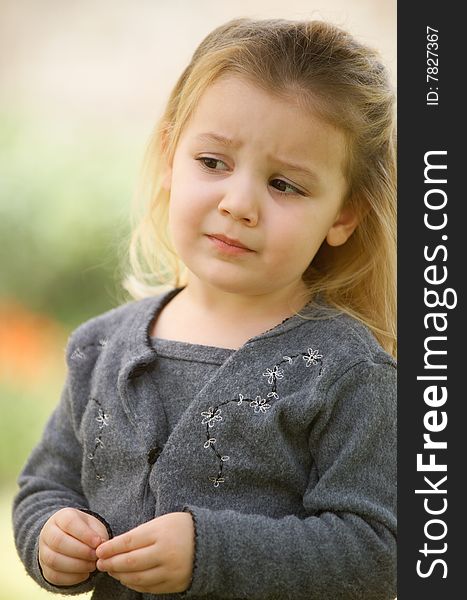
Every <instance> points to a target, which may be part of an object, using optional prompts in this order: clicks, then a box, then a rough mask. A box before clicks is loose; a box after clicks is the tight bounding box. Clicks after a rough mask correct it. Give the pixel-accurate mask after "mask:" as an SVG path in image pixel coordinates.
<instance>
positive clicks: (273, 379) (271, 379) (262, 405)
mask: <svg viewBox="0 0 467 600" xmlns="http://www.w3.org/2000/svg"><path fill="white" fill-rule="evenodd" d="M300 356H301V357H302V358H303V360H304V362H305V366H306V367H310V366H311V365H317V364H321V368H320V370H319V373H316V375H317V377H321V374H322V371H323V361H322V358H323V355H322V354H320V353H319V350H314V349H313V348H308V350H307V353H304V352H297V354H293V355H292V356H288V355H284V356H282V360H280V361H279V362H278V363H277V364H276V365H274V366H273V367H272V368H267V369H266V370H265V371H264V373H263V374H262V376H263V377H266V378H267V382H268V384H269V385H270V386H271V387H270V388H269V392H266V390H265V391H264V392H260V394H258V395H257V396H256V398H255V399H254V400H252V399H251V396H250V397H248V396H247V397H245V396H244V395H243V394H238V397H237V398H232V399H231V400H225V401H223V402H221V403H220V404H218V406H224V405H226V404H229V403H232V402H235V403H236V405H237V406H242V405H246V403H248V404H249V406H250V407H251V408H253V409H254V412H255V413H266V412H267V411H268V410H269V409H270V408H271V404H270V403H269V400H278V399H279V393H278V389H277V388H278V380H280V379H284V369H283V368H281V367H283V366H285V365H293V364H297V361H298V360H299V359H300ZM263 395H265V396H266V397H265V398H263V397H262V396H263ZM201 416H202V417H203V420H202V424H203V425H208V426H209V427H213V426H214V425H215V423H216V422H217V421H222V420H223V417H222V416H221V411H220V409H219V408H214V407H212V406H210V407H209V409H208V410H207V411H205V412H202V413H201ZM206 438H207V439H206V440H205V442H204V448H207V449H209V448H210V449H211V450H212V451H213V452H214V454H215V455H216V457H217V461H218V463H217V464H218V473H217V475H216V476H210V477H209V481H211V482H212V483H213V484H214V487H216V488H217V487H219V485H220V484H221V483H224V482H225V478H224V477H223V472H224V463H225V462H227V461H229V460H230V456H227V455H222V454H220V452H219V450H218V448H217V446H215V444H216V438H214V437H209V435H206Z"/></svg>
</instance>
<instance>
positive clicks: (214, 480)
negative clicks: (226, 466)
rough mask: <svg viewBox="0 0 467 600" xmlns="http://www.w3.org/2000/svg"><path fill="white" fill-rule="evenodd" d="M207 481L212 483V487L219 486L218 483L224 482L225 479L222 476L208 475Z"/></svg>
mask: <svg viewBox="0 0 467 600" xmlns="http://www.w3.org/2000/svg"><path fill="white" fill-rule="evenodd" d="M209 481H212V482H213V483H214V487H219V484H220V483H224V481H225V479H224V478H223V477H210V478H209Z"/></svg>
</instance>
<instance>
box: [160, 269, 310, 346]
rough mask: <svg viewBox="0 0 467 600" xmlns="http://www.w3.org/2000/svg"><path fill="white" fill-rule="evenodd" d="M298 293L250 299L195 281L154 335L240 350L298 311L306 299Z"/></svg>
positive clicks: (169, 306) (175, 301) (168, 308)
mask: <svg viewBox="0 0 467 600" xmlns="http://www.w3.org/2000/svg"><path fill="white" fill-rule="evenodd" d="M293 291H294V292H295V293H292V292H293ZM298 291H299V290H298V289H297V286H295V289H294V290H292V289H287V290H281V291H280V292H275V293H273V294H265V295H261V296H259V295H255V296H248V295H240V294H231V293H228V292H223V291H221V290H218V289H215V288H211V287H209V286H206V285H205V284H200V283H199V282H198V281H197V280H193V279H192V280H190V281H189V283H188V285H187V286H186V287H185V288H184V289H183V290H182V291H181V292H179V293H178V294H177V295H176V296H175V297H174V298H173V299H172V300H171V301H170V302H169V303H168V304H167V305H166V306H165V308H164V309H163V310H162V312H161V313H160V315H159V317H158V319H157V321H156V323H155V324H154V327H153V331H152V333H153V335H155V336H157V337H160V338H165V339H173V340H178V341H184V342H189V343H194V344H202V345H206V346H218V347H223V348H239V347H240V346H242V345H243V344H244V343H245V342H246V341H247V340H249V339H250V338H252V337H254V336H256V335H259V334H261V333H263V332H264V331H267V330H268V329H271V328H272V327H274V326H275V325H278V324H279V323H281V322H282V321H284V320H285V319H287V318H288V317H291V316H292V315H293V314H294V313H295V312H297V311H299V310H300V309H301V308H302V307H303V305H304V304H305V299H304V296H303V295H302V294H299V293H298ZM299 299H301V301H300V300H299Z"/></svg>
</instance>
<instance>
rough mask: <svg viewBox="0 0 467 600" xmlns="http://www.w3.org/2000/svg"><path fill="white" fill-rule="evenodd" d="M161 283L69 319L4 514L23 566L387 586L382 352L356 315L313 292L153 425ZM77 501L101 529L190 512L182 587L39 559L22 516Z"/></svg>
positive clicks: (274, 590)
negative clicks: (61, 370)
mask: <svg viewBox="0 0 467 600" xmlns="http://www.w3.org/2000/svg"><path fill="white" fill-rule="evenodd" d="M172 295H173V292H172V293H169V294H165V295H163V296H161V297H155V298H147V299H144V300H141V301H138V302H132V303H129V304H126V305H124V306H121V307H119V308H117V309H114V310H112V311H109V312H107V313H105V314H103V315H101V316H99V317H96V318H94V319H92V320H90V321H88V322H86V323H84V324H83V325H81V326H80V327H79V328H78V329H77V330H76V331H75V332H74V333H73V334H72V335H71V337H70V340H69V343H68V347H67V364H68V375H67V380H66V383H65V386H64V389H63V394H62V398H61V401H60V403H59V405H58V407H57V408H56V410H55V411H54V413H53V414H52V416H51V418H50V420H49V422H48V424H47V426H46V430H45V432H44V435H43V438H42V440H41V441H40V443H39V445H38V446H37V447H36V448H35V450H34V451H33V452H32V454H31V456H30V458H29V460H28V462H27V464H26V466H25V468H24V469H23V471H22V473H21V475H20V477H19V486H20V490H19V492H18V494H17V496H16V499H15V503H14V511H13V519H14V529H15V537H16V544H17V548H18V552H19V554H20V556H21V558H22V560H23V562H24V564H25V566H26V569H27V571H28V573H29V574H30V575H31V576H32V577H33V578H34V579H35V580H36V581H37V582H38V583H39V584H40V585H41V586H42V587H44V588H46V589H48V590H50V591H55V592H61V593H79V592H83V591H87V590H90V589H94V593H93V596H92V598H93V599H94V600H114V599H115V600H119V599H121V600H136V599H142V598H147V599H155V598H160V599H161V600H162V599H170V598H174V599H175V598H180V597H181V598H190V599H193V600H195V599H198V598H199V599H201V598H203V599H204V600H214V599H221V598H225V599H232V600H233V599H246V598H248V599H257V600H266V599H268V600H273V599H277V600H286V599H293V600H300V599H303V600H305V599H306V600H326V599H329V600H331V599H332V600H339V599H348V600H350V599H357V598H358V599H364V600H385V599H387V600H389V599H392V598H394V596H395V595H396V587H395V571H396V542H395V534H396V507H395V503H396V429H395V427H396V424H395V421H396V394H395V392H396V370H395V363H394V361H393V359H392V358H391V357H390V356H389V355H388V354H386V353H385V352H384V351H383V350H382V349H381V347H380V346H379V345H378V343H377V342H376V341H375V339H374V337H373V336H372V335H371V333H370V332H369V331H368V330H367V328H366V327H364V326H363V325H361V324H360V323H358V322H356V321H355V320H353V319H351V318H350V317H348V316H346V315H334V316H332V315H330V314H328V312H327V311H325V310H323V309H320V308H315V309H314V311H313V314H312V315H311V316H313V317H314V318H313V319H303V318H301V317H299V316H294V317H292V318H290V319H288V320H286V321H284V322H283V323H282V324H280V325H278V326H276V327H274V328H273V329H271V330H269V331H267V332H265V333H263V334H261V335H258V336H256V337H254V338H252V339H250V340H249V341H247V342H246V343H245V344H244V345H243V346H242V347H241V348H240V349H239V350H237V351H235V352H233V353H231V355H230V356H229V358H228V359H227V360H226V361H225V362H224V363H223V364H222V366H220V367H219V368H218V369H217V370H216V371H215V374H214V375H213V376H212V377H211V378H210V379H209V380H208V382H207V383H205V385H204V386H203V387H202V389H201V390H200V391H199V393H198V394H197V395H196V396H195V397H193V398H192V400H191V402H190V404H189V406H188V408H187V409H186V410H185V412H183V414H182V416H181V417H180V419H179V420H178V422H177V423H176V425H175V427H174V429H173V430H172V431H169V427H168V424H167V419H166V418H165V415H164V410H163V407H162V406H161V403H160V402H157V390H156V389H155V387H154V379H153V372H152V367H153V366H154V364H155V362H156V361H157V359H158V357H157V352H156V351H155V349H154V348H153V347H152V346H151V343H150V339H149V331H150V325H151V322H152V320H153V318H154V315H155V314H157V312H158V310H160V308H161V307H162V306H163V304H164V303H165V302H167V301H168V300H170V298H171V297H172ZM64 507H76V508H80V509H86V510H91V511H93V512H94V513H96V514H98V515H99V516H100V518H101V519H103V520H105V521H106V522H107V523H108V524H109V526H110V528H111V530H112V532H113V534H114V535H118V534H120V533H123V532H125V531H127V530H129V529H131V528H133V527H135V526H137V525H139V524H141V523H142V522H145V521H148V520H150V519H153V518H154V517H157V516H160V515H163V514H166V513H169V512H175V511H189V512H190V513H191V514H192V515H193V518H194V522H195V532H196V533H195V561H194V565H193V577H192V581H191V584H190V587H189V589H188V590H187V591H186V592H184V593H183V594H163V595H157V596H155V595H143V594H139V593H137V592H134V591H132V590H129V589H127V588H125V587H123V586H122V585H121V584H120V583H119V582H117V581H116V580H114V579H112V578H111V577H109V576H108V575H107V574H103V573H97V574H94V575H93V576H91V578H90V579H89V580H88V581H87V582H85V583H83V584H79V585H78V586H74V587H70V588H58V587H54V586H52V585H49V584H48V583H47V582H46V581H45V580H44V579H43V577H42V575H41V572H40V568H39V565H38V560H37V553H38V538H39V532H40V530H41V528H42V526H43V525H44V523H45V522H46V520H47V519H48V518H49V517H50V516H51V515H52V514H53V513H54V512H55V511H57V510H59V509H60V508H64Z"/></svg>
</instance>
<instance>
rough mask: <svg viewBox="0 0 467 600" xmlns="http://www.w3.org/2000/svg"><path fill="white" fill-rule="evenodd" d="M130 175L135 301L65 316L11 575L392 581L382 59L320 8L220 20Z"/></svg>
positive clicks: (183, 581)
mask: <svg viewBox="0 0 467 600" xmlns="http://www.w3.org/2000/svg"><path fill="white" fill-rule="evenodd" d="M146 175H147V179H148V182H149V184H150V185H149V192H150V202H149V205H148V209H147V213H146V214H145V215H143V218H142V221H141V222H140V224H139V226H138V227H137V228H136V229H135V233H134V236H133V238H132V243H131V251H130V257H131V263H130V264H131V267H132V272H131V273H132V274H131V276H129V277H128V278H127V281H126V287H127V289H129V290H130V291H131V292H132V293H133V296H134V298H136V297H138V296H139V300H135V301H133V302H130V303H128V304H126V305H124V306H121V307H119V308H117V309H114V310H111V311H110V312H107V313H106V314H104V315H101V316H99V317H97V318H95V319H92V320H90V321H89V322H87V323H85V324H83V325H82V326H81V327H79V328H78V329H77V330H76V331H75V332H74V333H73V334H72V336H71V338H70V341H69V344H68V348H67V363H68V376H67V381H66V384H65V387H64V390H63V395H62V398H61V402H60V404H59V405H58V407H57V409H56V410H55V412H54V413H53V415H52V417H51V419H50V421H49V423H48V424H47V427H46V430H45V433H44V435H43V438H42V441H41V442H40V443H39V445H38V446H37V447H36V449H35V450H34V451H33V453H32V455H31V457H30V458H29V461H28V462H27V464H26V466H25V468H24V470H23V472H22V473H21V476H20V478H19V486H20V490H19V492H18V495H17V497H16V499H15V505H14V526H15V532H16V544H17V548H18V551H19V553H20V555H21V558H22V560H23V561H24V564H25V566H26V569H27V571H28V573H29V574H30V575H31V576H32V577H34V579H35V580H36V581H37V582H38V583H39V584H40V585H41V586H42V587H44V588H45V589H47V590H50V591H54V592H59V593H65V594H67V593H68V594H75V593H79V592H84V591H88V590H91V589H93V590H94V592H93V595H92V598H93V599H95V600H100V599H103V600H104V599H105V600H110V599H122V600H130V599H137V598H147V599H149V598H177V597H179V595H182V597H186V598H193V599H197V598H200V599H201V598H205V599H206V600H208V599H211V600H214V599H221V598H222V599H223V598H225V599H227V598H229V599H232V600H233V599H247V598H248V599H257V600H266V599H268V600H269V599H271V600H272V599H277V600H284V599H287V598H289V599H294V600H299V599H303V600H305V599H306V600H312V599H314V600H326V599H329V600H331V599H332V600H337V599H349V600H350V599H357V598H358V599H365V600H370V599H374V600H376V599H377V600H384V599H391V598H394V596H395V594H396V589H395V564H396V550H395V548H396V546H395V534H396V515H395V497H396V484H395V475H396V465H395V443H396V438H395V413H396V404H395V385H396V374H395V373H396V371H395V361H394V358H393V355H394V353H395V335H394V331H395V323H394V322H395V267H394V264H395V191H394V190H395V166H394V116H393V93H392V91H391V87H390V85H389V84H388V80H387V74H386V72H385V69H384V68H383V66H382V65H381V63H380V62H379V60H378V58H377V56H376V54H375V53H374V52H373V51H371V50H370V49H368V48H366V47H364V46H362V45H360V44H359V43H358V42H357V41H356V40H354V39H353V38H352V37H351V36H350V35H348V34H347V33H345V32H343V31H341V30H340V29H338V28H336V27H334V26H332V25H329V24H326V23H323V22H316V21H315V22H295V21H285V20H266V21H254V20H250V19H237V20H234V21H230V22H229V23H227V24H225V25H224V26H221V27H219V28H217V29H216V30H215V31H213V32H212V33H211V34H209V35H208V36H207V37H206V39H205V40H204V41H203V42H202V43H201V44H200V46H199V47H198V49H197V50H196V52H195V54H194V56H193V59H192V61H191V63H190V64H189V66H188V67H187V68H186V69H185V71H184V72H183V74H182V75H181V77H180V79H179V80H178V82H177V84H176V86H175V88H174V90H173V92H172V94H171V96H170V99H169V102H168V105H167V108H166V111H165V113H164V115H163V116H162V119H161V122H160V125H159V127H158V128H157V129H156V131H155V133H154V136H153V138H152V142H151V144H150V146H149V149H148V161H147V163H146ZM161 264H162V265H164V267H163V268H161V266H160V265H161ZM164 269H165V271H164ZM164 278H165V279H164ZM161 282H165V283H169V284H170V289H169V291H164V292H163V293H161V292H160V291H158V290H157V284H160V283H161ZM167 594H169V595H168V596H167Z"/></svg>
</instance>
